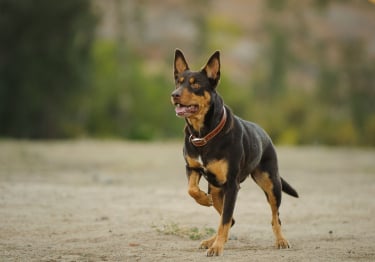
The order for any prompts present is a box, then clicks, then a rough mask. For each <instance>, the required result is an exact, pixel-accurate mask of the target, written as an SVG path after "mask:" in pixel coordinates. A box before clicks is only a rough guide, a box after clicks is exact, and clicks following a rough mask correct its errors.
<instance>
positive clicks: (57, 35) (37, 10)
mask: <svg viewBox="0 0 375 262" xmlns="http://www.w3.org/2000/svg"><path fill="white" fill-rule="evenodd" d="M94 25H95V18H94V16H93V15H92V13H91V11H90V5H89V1H87V0H67V1H58V2H55V1H49V0H38V1H13V0H2V1H0V32H1V40H0V57H1V63H0V123H1V125H0V135H3V136H15V137H31V138H42V137H63V136H69V135H70V134H69V133H70V132H69V127H68V126H69V124H67V123H68V122H71V121H72V120H71V118H74V117H73V116H72V115H70V114H71V113H73V112H74V109H75V107H74V106H75V97H76V95H77V94H79V93H80V92H81V91H82V90H84V87H85V86H87V82H88V80H89V63H90V62H89V61H90V55H89V50H90V44H91V40H92V38H93V29H94Z"/></svg>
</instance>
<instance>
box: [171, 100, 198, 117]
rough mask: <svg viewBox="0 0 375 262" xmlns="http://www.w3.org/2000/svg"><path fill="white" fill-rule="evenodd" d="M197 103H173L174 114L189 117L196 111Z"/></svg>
mask: <svg viewBox="0 0 375 262" xmlns="http://www.w3.org/2000/svg"><path fill="white" fill-rule="evenodd" d="M198 109H199V107H198V105H182V104H179V103H175V111H176V115H177V116H179V117H189V116H191V115H193V114H195V113H196V112H198Z"/></svg>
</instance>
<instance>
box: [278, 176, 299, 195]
mask: <svg viewBox="0 0 375 262" xmlns="http://www.w3.org/2000/svg"><path fill="white" fill-rule="evenodd" d="M281 186H282V190H283V191H284V192H285V193H287V194H288V195H290V196H294V197H298V193H297V191H296V190H295V189H294V188H293V187H292V186H291V185H289V184H288V183H287V182H286V181H285V180H284V179H283V178H282V177H281Z"/></svg>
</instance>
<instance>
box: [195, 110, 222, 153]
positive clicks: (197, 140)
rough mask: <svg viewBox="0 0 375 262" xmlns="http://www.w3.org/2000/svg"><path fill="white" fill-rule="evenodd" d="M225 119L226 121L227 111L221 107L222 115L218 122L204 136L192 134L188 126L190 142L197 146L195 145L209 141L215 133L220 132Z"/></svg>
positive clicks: (201, 144)
mask: <svg viewBox="0 0 375 262" xmlns="http://www.w3.org/2000/svg"><path fill="white" fill-rule="evenodd" d="M226 121H227V111H226V110H225V107H223V117H222V118H221V120H220V123H219V124H218V125H217V126H216V127H215V129H214V130H212V131H211V132H210V133H208V134H207V135H206V136H204V137H196V136H194V135H193V134H192V132H191V131H190V128H189V127H188V130H189V133H190V137H189V141H190V143H192V144H193V145H194V146H197V147H200V146H204V145H206V144H207V142H208V141H210V140H211V139H212V138H214V137H215V136H216V135H217V134H219V133H220V131H221V130H222V129H223V127H224V125H225V123H226Z"/></svg>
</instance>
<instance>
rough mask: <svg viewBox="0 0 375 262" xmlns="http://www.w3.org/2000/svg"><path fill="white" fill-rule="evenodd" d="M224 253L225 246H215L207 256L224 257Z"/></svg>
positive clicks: (208, 251) (209, 250)
mask: <svg viewBox="0 0 375 262" xmlns="http://www.w3.org/2000/svg"><path fill="white" fill-rule="evenodd" d="M223 252H224V245H218V244H216V243H215V244H214V245H212V247H210V248H209V249H208V250H207V252H206V256H208V257H213V256H222V255H223Z"/></svg>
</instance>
